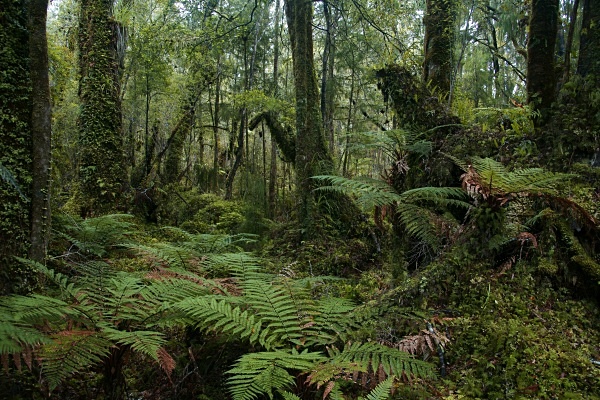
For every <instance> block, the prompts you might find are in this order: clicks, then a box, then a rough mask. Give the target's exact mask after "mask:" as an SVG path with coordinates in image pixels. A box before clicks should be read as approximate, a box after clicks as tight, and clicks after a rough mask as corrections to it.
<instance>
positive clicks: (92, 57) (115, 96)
mask: <svg viewBox="0 0 600 400" xmlns="http://www.w3.org/2000/svg"><path fill="white" fill-rule="evenodd" d="M112 4H113V1H112V0H81V16H80V21H79V68H80V73H81V76H80V82H79V83H80V85H79V97H80V101H81V115H80V120H79V145H80V157H81V158H80V165H79V180H80V185H81V186H80V190H81V197H82V198H81V201H82V204H81V207H82V215H83V216H89V215H98V214H104V213H109V212H113V211H115V210H118V209H120V208H122V207H123V186H124V183H125V176H126V170H125V158H124V154H123V135H122V130H123V126H122V121H121V97H120V85H119V62H118V55H117V44H118V27H117V24H116V22H115V21H114V19H113V17H112Z"/></svg>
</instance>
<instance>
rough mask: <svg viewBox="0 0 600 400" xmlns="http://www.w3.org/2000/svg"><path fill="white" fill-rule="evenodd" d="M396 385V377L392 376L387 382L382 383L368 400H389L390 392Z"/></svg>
mask: <svg viewBox="0 0 600 400" xmlns="http://www.w3.org/2000/svg"><path fill="white" fill-rule="evenodd" d="M393 384H394V376H393V375H392V376H390V377H389V378H387V379H386V380H385V381H383V382H380V383H379V384H378V385H377V386H375V388H373V390H371V392H370V393H369V394H367V397H366V400H387V399H388V398H389V397H390V391H391V390H392V385H393Z"/></svg>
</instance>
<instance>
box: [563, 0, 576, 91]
mask: <svg viewBox="0 0 600 400" xmlns="http://www.w3.org/2000/svg"><path fill="white" fill-rule="evenodd" d="M578 10H579V0H575V1H574V2H573V8H572V9H571V15H570V18H569V33H568V34H567V44H566V45H565V62H564V65H563V76H562V81H561V86H563V85H564V84H565V83H567V82H568V81H569V77H570V76H571V52H572V50H573V38H574V37H575V25H576V23H577V13H578Z"/></svg>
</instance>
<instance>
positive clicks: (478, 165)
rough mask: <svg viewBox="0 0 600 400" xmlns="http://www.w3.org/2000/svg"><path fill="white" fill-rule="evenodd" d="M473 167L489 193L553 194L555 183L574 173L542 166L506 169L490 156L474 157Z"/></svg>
mask: <svg viewBox="0 0 600 400" xmlns="http://www.w3.org/2000/svg"><path fill="white" fill-rule="evenodd" d="M472 163H473V168H474V169H475V172H476V173H477V174H478V175H479V177H480V184H481V185H483V186H484V187H485V188H486V189H487V190H488V191H489V192H490V193H505V194H510V193H512V194H519V193H527V192H530V193H546V194H555V193H556V188H555V184H557V183H559V182H565V181H567V180H569V179H571V178H573V177H574V176H575V175H572V174H562V173H554V172H549V171H546V170H544V169H542V168H522V169H516V170H514V171H511V172H509V171H507V169H506V167H504V165H502V164H501V163H499V162H497V161H495V160H492V159H490V158H477V157H476V158H474V159H473V160H472Z"/></svg>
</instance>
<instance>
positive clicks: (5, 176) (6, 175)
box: [0, 164, 28, 201]
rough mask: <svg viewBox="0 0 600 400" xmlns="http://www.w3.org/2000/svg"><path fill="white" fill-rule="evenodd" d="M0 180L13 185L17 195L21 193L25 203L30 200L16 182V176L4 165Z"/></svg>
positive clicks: (0, 171)
mask: <svg viewBox="0 0 600 400" xmlns="http://www.w3.org/2000/svg"><path fill="white" fill-rule="evenodd" d="M0 178H1V179H2V180H3V181H4V182H6V183H8V184H9V185H11V186H12V187H13V188H14V189H15V190H16V191H17V193H19V196H21V199H22V200H25V201H27V200H28V199H27V196H25V195H24V194H23V192H22V191H21V187H20V186H19V184H18V183H17V181H16V180H15V177H14V175H13V174H12V173H11V172H10V171H9V170H8V169H7V168H6V167H4V165H2V164H0Z"/></svg>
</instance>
